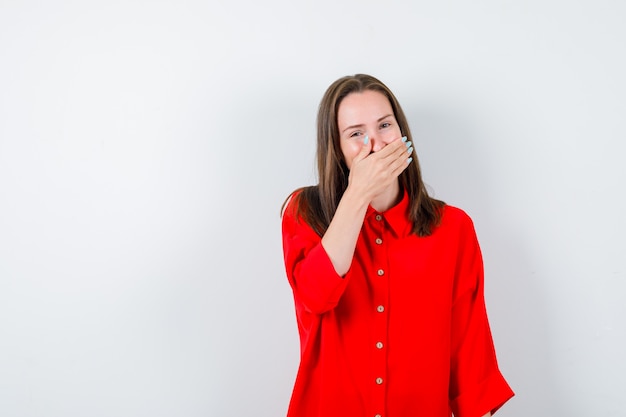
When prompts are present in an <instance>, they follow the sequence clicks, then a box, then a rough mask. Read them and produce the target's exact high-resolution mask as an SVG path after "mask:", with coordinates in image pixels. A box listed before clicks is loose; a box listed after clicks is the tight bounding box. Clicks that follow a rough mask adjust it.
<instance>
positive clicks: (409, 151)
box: [406, 146, 413, 155]
mask: <svg viewBox="0 0 626 417" xmlns="http://www.w3.org/2000/svg"><path fill="white" fill-rule="evenodd" d="M406 151H407V152H408V153H409V155H411V152H413V147H412V146H411V147H410V148H409V149H407V150H406Z"/></svg>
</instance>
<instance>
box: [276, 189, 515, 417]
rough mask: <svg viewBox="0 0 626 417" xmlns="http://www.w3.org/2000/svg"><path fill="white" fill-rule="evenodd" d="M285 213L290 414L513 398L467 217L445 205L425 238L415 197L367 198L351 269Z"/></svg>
mask: <svg viewBox="0 0 626 417" xmlns="http://www.w3.org/2000/svg"><path fill="white" fill-rule="evenodd" d="M293 206H294V204H293V203H291V204H289V205H288V207H287V209H286V211H285V213H284V216H283V249H284V255H285V267H286V271H287V277H288V279H289V283H290V285H291V287H292V289H293V294H294V299H295V306H296V316H297V321H298V330H299V333H300V342H301V362H300V367H299V369H298V374H297V377H296V381H295V386H294V390H293V394H292V398H291V402H290V404H289V411H288V417H414V416H415V417H417V416H425V417H450V415H451V413H454V415H455V416H456V417H482V416H483V415H484V414H486V413H487V412H489V411H491V412H492V413H493V412H495V411H496V410H497V409H498V408H500V406H502V405H503V404H504V403H505V402H506V401H507V400H509V399H510V398H511V397H512V396H513V391H512V390H511V388H510V387H509V386H508V384H507V383H506V381H505V380H504V378H503V377H502V375H501V373H500V371H499V369H498V365H497V362H496V356H495V351H494V347H493V342H492V338H491V331H490V329H489V323H488V321H487V313H486V310H485V303H484V298H483V264H482V257H481V253H480V248H479V246H478V241H477V239H476V234H475V232H474V226H473V224H472V221H471V219H470V218H469V217H468V216H467V214H465V213H464V212H463V211H462V210H460V209H458V208H455V207H451V206H446V207H445V209H444V215H443V219H442V223H441V225H440V226H438V227H437V228H436V229H435V230H434V232H433V234H432V235H431V236H429V237H421V238H420V237H418V236H416V235H414V234H412V233H411V224H410V223H409V221H408V218H407V216H406V212H407V208H408V197H407V196H406V193H405V196H404V198H403V200H402V201H401V202H400V203H399V204H398V205H396V206H395V207H393V208H391V209H389V210H387V211H385V212H383V213H378V212H376V211H375V210H374V209H373V208H372V207H369V208H368V210H367V214H366V215H365V220H364V222H363V227H362V229H361V233H360V235H359V238H358V241H357V245H356V250H355V254H354V258H353V260H352V265H351V267H350V270H349V271H348V273H347V274H346V275H345V277H343V278H342V277H341V276H339V275H338V274H337V273H336V272H335V270H334V268H333V265H332V263H331V261H330V259H329V258H328V255H327V253H326V251H325V250H324V248H323V247H322V245H321V238H320V236H319V235H317V234H316V233H315V232H314V231H313V230H312V229H311V227H309V226H308V225H307V224H306V223H305V222H304V221H303V220H301V219H296V218H295V214H294V213H295V210H294V207H293Z"/></svg>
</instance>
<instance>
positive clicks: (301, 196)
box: [281, 186, 318, 218]
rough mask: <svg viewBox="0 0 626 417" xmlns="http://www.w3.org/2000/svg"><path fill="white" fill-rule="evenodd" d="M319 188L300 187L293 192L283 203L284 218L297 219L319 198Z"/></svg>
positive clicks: (282, 212)
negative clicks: (304, 209)
mask: <svg viewBox="0 0 626 417" xmlns="http://www.w3.org/2000/svg"><path fill="white" fill-rule="evenodd" d="M317 195H318V194H317V187H316V186H308V187H300V188H298V189H296V190H294V191H292V192H291V194H289V195H288V196H287V198H286V199H285V201H284V202H283V206H282V209H281V214H282V216H283V217H292V218H296V217H299V215H300V214H301V213H302V212H303V210H302V209H303V208H306V207H307V206H309V205H310V204H311V202H312V200H314V199H315V198H316V197H317Z"/></svg>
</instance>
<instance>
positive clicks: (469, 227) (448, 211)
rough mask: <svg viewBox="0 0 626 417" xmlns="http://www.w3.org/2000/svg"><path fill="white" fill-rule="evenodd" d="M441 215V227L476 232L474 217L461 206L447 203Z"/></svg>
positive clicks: (460, 231) (461, 231) (449, 229)
mask: <svg viewBox="0 0 626 417" xmlns="http://www.w3.org/2000/svg"><path fill="white" fill-rule="evenodd" d="M442 210H443V215H442V216H441V224H440V226H439V227H440V228H441V229H444V230H448V231H456V232H457V233H474V222H473V221H472V218H471V217H470V216H469V215H468V214H467V213H466V212H465V211H464V210H463V209H460V208H459V207H455V206H450V205H447V204H446V205H445V206H444V207H443V209H442Z"/></svg>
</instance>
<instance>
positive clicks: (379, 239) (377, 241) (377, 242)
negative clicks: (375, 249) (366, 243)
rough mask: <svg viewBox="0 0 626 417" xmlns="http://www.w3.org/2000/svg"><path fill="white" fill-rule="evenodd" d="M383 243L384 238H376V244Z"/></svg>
mask: <svg viewBox="0 0 626 417" xmlns="http://www.w3.org/2000/svg"><path fill="white" fill-rule="evenodd" d="M381 243H383V240H382V239H381V238H379V237H378V238H376V244H377V245H380V244H381Z"/></svg>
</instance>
